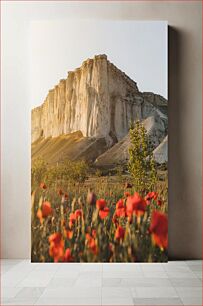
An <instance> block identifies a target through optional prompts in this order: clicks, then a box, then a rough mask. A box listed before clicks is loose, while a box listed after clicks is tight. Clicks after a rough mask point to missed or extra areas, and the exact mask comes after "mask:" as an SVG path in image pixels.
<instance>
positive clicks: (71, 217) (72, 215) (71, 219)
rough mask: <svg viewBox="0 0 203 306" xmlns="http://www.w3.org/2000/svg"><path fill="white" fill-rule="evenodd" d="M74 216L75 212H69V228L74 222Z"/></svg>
mask: <svg viewBox="0 0 203 306" xmlns="http://www.w3.org/2000/svg"><path fill="white" fill-rule="evenodd" d="M75 220H76V216H75V213H70V216H69V227H70V228H71V227H72V226H73V224H75Z"/></svg>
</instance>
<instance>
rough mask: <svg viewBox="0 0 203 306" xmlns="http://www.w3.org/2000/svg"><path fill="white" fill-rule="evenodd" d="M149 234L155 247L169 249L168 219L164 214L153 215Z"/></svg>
mask: <svg viewBox="0 0 203 306" xmlns="http://www.w3.org/2000/svg"><path fill="white" fill-rule="evenodd" d="M149 232H150V233H151V236H152V241H153V243H154V244H155V245H157V246H159V247H160V248H161V249H166V248H167V247H168V218H167V216H166V215H165V214H164V213H161V212H159V211H154V212H153V213H152V219H151V225H150V229H149Z"/></svg>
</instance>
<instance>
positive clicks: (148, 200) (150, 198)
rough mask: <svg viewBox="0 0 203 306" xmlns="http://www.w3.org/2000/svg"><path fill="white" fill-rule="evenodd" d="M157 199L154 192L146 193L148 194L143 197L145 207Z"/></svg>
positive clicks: (156, 194)
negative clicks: (145, 203)
mask: <svg viewBox="0 0 203 306" xmlns="http://www.w3.org/2000/svg"><path fill="white" fill-rule="evenodd" d="M157 198H158V193H157V192H155V191H152V192H148V194H147V195H146V196H145V201H146V202H147V205H149V204H150V203H151V200H152V199H154V200H156V199H157Z"/></svg>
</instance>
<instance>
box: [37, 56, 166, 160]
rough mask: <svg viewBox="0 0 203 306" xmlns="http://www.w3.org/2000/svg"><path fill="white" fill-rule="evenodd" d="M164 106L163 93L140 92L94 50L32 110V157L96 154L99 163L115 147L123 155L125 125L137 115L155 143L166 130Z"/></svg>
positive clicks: (63, 157)
mask: <svg viewBox="0 0 203 306" xmlns="http://www.w3.org/2000/svg"><path fill="white" fill-rule="evenodd" d="M167 106H168V103H167V100H166V99H164V98H163V97H162V96H160V95H157V94H154V93H148V92H144V93H142V92H140V91H139V89H138V86H137V84H136V82H134V81H133V80H132V79H130V78H129V77H128V76H127V75H126V74H125V73H124V72H122V71H121V70H120V69H118V68H117V67H116V66H115V65H114V64H112V63H111V62H110V61H109V60H108V59H107V56H106V55H97V56H95V57H94V58H93V59H87V60H86V61H84V62H83V63H82V66H81V67H80V68H77V69H75V70H74V71H70V72H68V76H67V78H66V79H63V80H60V82H59V84H58V85H56V86H55V87H54V88H53V89H51V90H50V91H49V93H48V95H47V97H46V99H45V101H44V102H43V104H42V105H41V106H39V107H36V108H34V109H33V110H32V158H36V157H38V156H42V157H44V158H46V160H47V161H48V162H57V161H59V160H63V159H65V158H69V159H78V158H85V159H87V160H91V161H95V160H96V159H97V161H96V162H95V164H97V163H99V162H101V161H102V158H103V157H104V156H105V154H111V152H113V151H111V150H114V151H116V150H117V149H119V150H118V152H119V153H118V152H117V153H116V154H117V155H121V157H122V154H123V156H124V157H122V158H124V159H125V157H126V156H127V155H126V154H127V153H125V151H126V150H128V149H127V148H128V146H127V145H126V143H125V142H126V141H127V142H128V143H129V139H128V138H129V136H127V135H128V131H129V126H130V123H131V122H132V121H135V120H137V119H139V120H141V121H143V122H144V124H145V125H146V126H147V129H148V130H149V133H151V134H152V140H153V143H154V147H157V146H158V145H159V144H160V142H161V141H162V140H163V138H164V136H166V134H167V125H168V119H167ZM150 129H151V132H150ZM124 145H126V147H125V148H124ZM122 152H123V153H122ZM126 152H127V151H126ZM102 155H104V156H103V157H102ZM106 156H107V157H108V156H110V155H106ZM112 157H113V155H112ZM112 157H111V158H112ZM105 158H106V157H105ZM122 158H121V159H122Z"/></svg>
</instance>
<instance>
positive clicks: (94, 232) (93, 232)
mask: <svg viewBox="0 0 203 306" xmlns="http://www.w3.org/2000/svg"><path fill="white" fill-rule="evenodd" d="M96 234H97V232H96V230H95V229H93V230H92V237H94V238H96Z"/></svg>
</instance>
